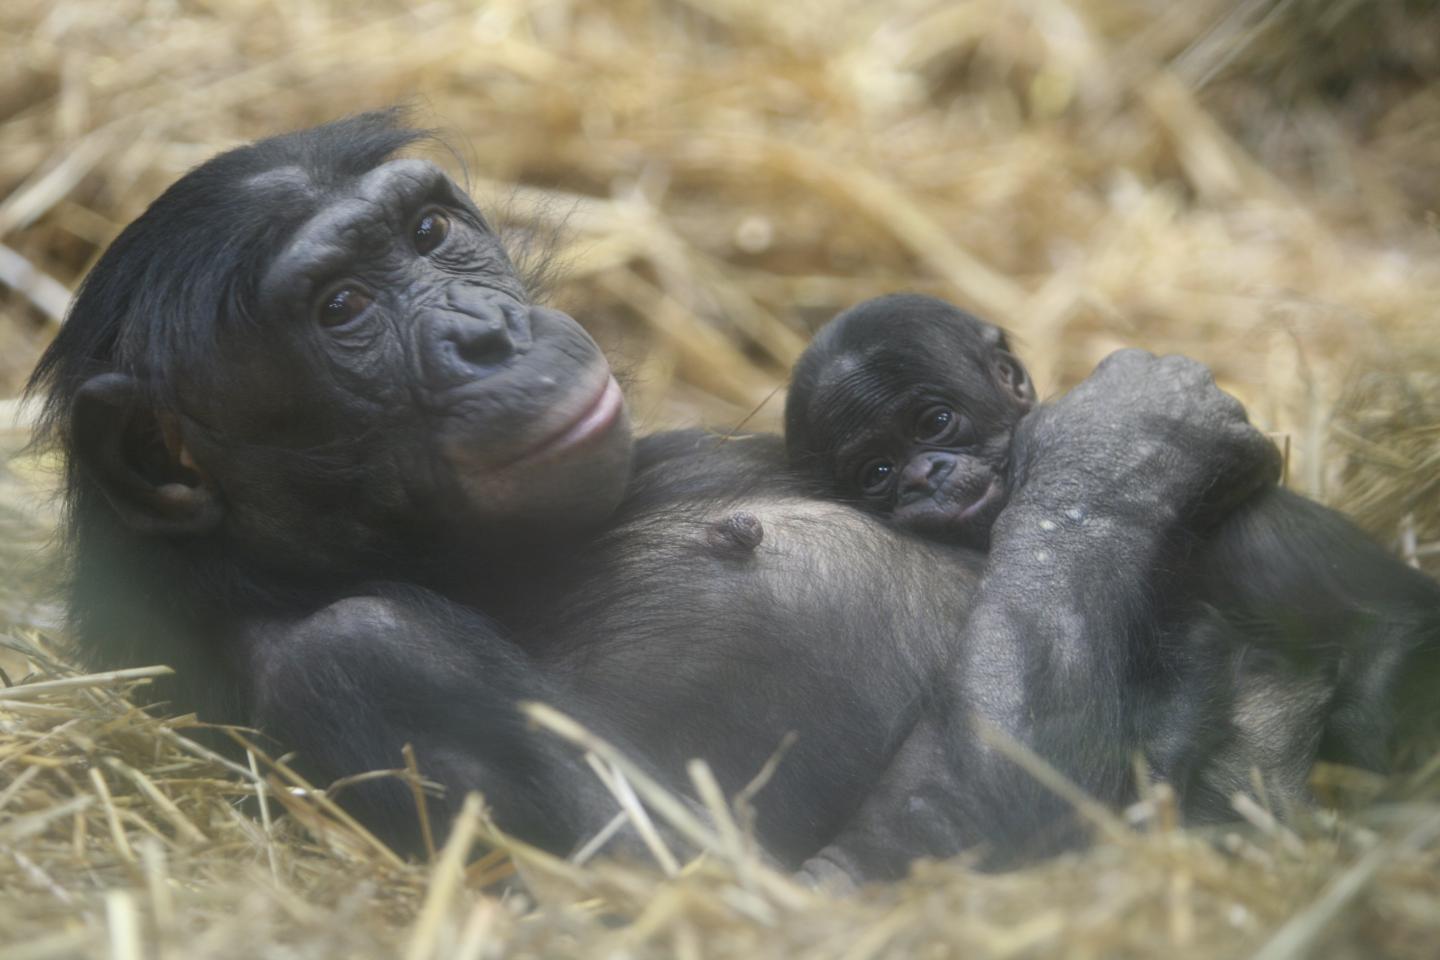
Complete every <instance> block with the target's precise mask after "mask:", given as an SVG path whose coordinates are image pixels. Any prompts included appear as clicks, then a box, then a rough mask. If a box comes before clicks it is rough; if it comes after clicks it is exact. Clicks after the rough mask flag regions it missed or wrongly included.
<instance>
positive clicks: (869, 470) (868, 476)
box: [855, 460, 895, 496]
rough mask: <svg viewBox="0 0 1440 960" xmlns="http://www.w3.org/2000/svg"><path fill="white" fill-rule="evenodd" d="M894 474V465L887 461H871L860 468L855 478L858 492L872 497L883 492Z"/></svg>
mask: <svg viewBox="0 0 1440 960" xmlns="http://www.w3.org/2000/svg"><path fill="white" fill-rule="evenodd" d="M894 473H895V465H894V464H893V463H891V462H890V461H889V460H871V461H869V462H867V463H866V464H865V465H864V466H863V467H861V468H860V471H859V473H857V474H856V475H855V477H856V480H857V481H858V482H859V484H860V490H861V491H862V492H863V493H866V494H868V495H870V496H874V495H876V494H881V493H884V492H885V488H886V487H888V486H889V485H890V477H891V476H892V475H894Z"/></svg>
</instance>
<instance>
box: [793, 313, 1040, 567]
mask: <svg viewBox="0 0 1440 960" xmlns="http://www.w3.org/2000/svg"><path fill="white" fill-rule="evenodd" d="M1034 404H1035V389H1034V387H1033V386H1032V385H1031V383H1030V377H1029V375H1027V374H1026V372H1025V368H1024V367H1023V366H1021V364H1020V361H1019V360H1017V359H1016V358H1015V355H1014V354H1012V353H1011V352H1010V346H1009V344H1008V343H1007V342H1006V339H1005V334H1004V333H1003V332H1002V331H1001V330H1000V328H999V327H995V326H992V325H990V324H988V323H985V322H984V321H982V320H979V319H977V318H975V317H973V316H971V315H970V314H968V313H966V312H965V311H963V310H960V309H957V308H956V307H953V306H951V305H950V304H948V303H946V302H945V301H943V300H936V299H935V298H934V297H924V296H918V295H914V294H892V295H890V296H885V297H877V298H876V299H874V300H867V301H865V302H864V303H862V304H860V305H859V306H856V307H852V308H851V309H849V310H847V311H845V312H844V313H842V314H840V315H839V316H838V317H836V318H835V319H834V320H832V321H830V323H829V324H828V325H826V326H825V328H824V329H822V330H821V331H820V332H819V333H818V334H816V336H815V339H814V340H813V341H812V342H811V344H810V346H809V348H808V349H807V350H806V351H805V353H804V354H803V355H802V356H801V357H800V360H799V362H798V363H796V364H795V369H794V371H793V372H792V374H791V378H790V393H789V395H788V397H787V398H786V401H785V444H786V447H787V449H788V450H789V454H790V461H791V463H792V464H794V465H795V466H796V467H798V468H800V469H801V470H803V471H805V472H807V473H809V474H811V475H812V476H815V477H817V478H818V479H820V480H821V482H822V483H823V484H824V485H825V488H826V489H827V490H829V491H831V493H832V494H833V495H834V496H836V497H838V498H840V499H843V500H847V501H854V502H856V503H858V504H859V505H861V506H864V507H866V508H867V509H870V510H872V511H874V512H875V513H878V514H881V515H884V516H888V517H891V518H893V519H894V521H895V522H896V523H897V524H899V525H901V526H903V527H905V528H907V529H910V530H914V531H916V532H918V533H920V534H922V535H924V536H926V537H931V538H934V539H937V540H946V541H949V542H955V543H964V544H967V545H970V546H976V547H982V548H983V547H986V546H988V545H989V542H990V526H991V524H993V523H994V521H995V517H996V515H997V514H999V512H1000V509H1001V508H1002V507H1003V506H1004V505H1005V500H1006V498H1007V496H1008V494H1009V490H1008V489H1007V483H1008V476H1007V467H1008V464H1009V456H1010V434H1011V431H1012V430H1013V429H1014V427H1015V424H1016V423H1017V422H1018V421H1019V420H1020V418H1021V417H1023V416H1025V414H1026V413H1027V412H1029V410H1030V408H1031V407H1032V406H1034Z"/></svg>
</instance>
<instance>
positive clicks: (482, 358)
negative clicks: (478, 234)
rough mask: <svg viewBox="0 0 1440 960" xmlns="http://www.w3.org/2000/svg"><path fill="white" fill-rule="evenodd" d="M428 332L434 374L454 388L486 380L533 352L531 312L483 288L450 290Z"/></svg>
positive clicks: (427, 319)
mask: <svg viewBox="0 0 1440 960" xmlns="http://www.w3.org/2000/svg"><path fill="white" fill-rule="evenodd" d="M425 326H426V330H425V333H426V339H427V340H428V341H429V344H428V345H429V347H430V349H429V351H428V353H429V354H430V363H431V365H432V366H433V367H434V370H433V371H432V372H434V373H436V374H438V375H439V377H440V379H442V380H443V381H447V382H450V383H462V382H466V381H470V380H474V379H476V378H477V377H484V376H488V375H489V374H491V373H494V372H495V371H496V370H498V369H499V368H501V367H503V366H504V365H505V363H506V362H507V361H509V360H510V358H511V357H513V356H515V355H516V354H519V353H524V352H525V351H526V350H527V349H529V347H530V308H529V307H528V306H526V305H525V304H522V303H517V302H516V301H514V300H511V299H510V298H508V297H499V296H497V295H496V294H495V293H494V292H493V291H490V290H485V289H483V288H481V289H477V288H474V287H459V288H454V287H452V288H451V289H450V290H449V291H447V292H446V296H445V302H444V304H443V306H440V308H439V309H437V310H435V311H434V312H433V313H432V314H431V315H430V316H429V317H427V318H426V323H425Z"/></svg>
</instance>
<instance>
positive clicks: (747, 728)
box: [522, 462, 979, 860]
mask: <svg viewBox="0 0 1440 960" xmlns="http://www.w3.org/2000/svg"><path fill="white" fill-rule="evenodd" d="M725 466H726V467H727V468H734V467H735V466H736V464H735V463H727V464H725ZM666 473H667V475H668V476H670V477H672V478H674V477H678V476H683V474H684V470H683V467H681V466H680V465H677V464H675V463H673V462H670V463H667V464H666ZM751 479H754V478H753V477H751ZM732 480H735V481H736V483H737V484H738V485H739V486H741V487H744V486H746V484H745V483H743V482H740V481H741V480H743V478H735V477H732ZM750 487H751V489H748V490H745V491H744V492H742V493H740V494H739V495H732V496H728V497H725V498H724V499H717V498H710V497H706V496H697V495H695V493H696V491H695V490H694V489H693V488H689V487H688V486H687V485H686V484H684V483H678V482H677V484H676V486H675V488H674V489H673V490H672V491H671V495H670V496H668V497H667V496H657V497H655V498H654V499H653V500H652V501H650V502H648V503H647V504H646V505H645V508H644V509H641V510H639V511H636V512H633V513H631V514H629V515H624V516H623V518H622V520H621V522H620V523H619V524H618V525H617V526H616V527H615V528H614V529H613V530H611V531H610V532H609V533H608V534H606V535H605V536H604V537H603V538H601V540H600V541H599V542H597V543H596V544H595V545H594V547H593V549H592V550H590V551H588V552H587V553H586V554H585V556H583V557H582V558H580V559H579V560H578V561H577V563H576V567H575V571H574V575H573V576H572V577H567V578H563V579H564V580H565V581H566V583H565V596H566V598H567V599H566V603H565V604H564V605H560V604H555V605H551V607H550V608H551V609H553V610H555V611H557V613H555V614H553V615H550V616H544V617H542V618H541V619H537V620H532V621H531V622H530V623H529V624H527V626H526V627H525V629H524V630H523V636H522V639H523V640H524V641H525V642H527V643H528V644H529V645H530V646H531V647H532V649H535V650H536V653H537V655H538V656H540V657H541V658H542V659H544V660H545V661H547V662H548V663H550V664H552V665H553V666H554V667H555V672H556V674H557V675H558V676H559V677H561V678H562V679H564V680H565V681H566V682H567V683H569V684H571V685H572V688H573V690H574V692H575V694H576V703H577V704H583V705H586V706H588V707H589V708H590V709H591V711H592V716H594V717H603V718H604V720H603V723H604V724H605V725H606V728H607V729H606V731H605V732H606V733H607V734H608V735H610V736H613V737H616V738H617V739H619V740H620V741H622V742H623V743H624V744H626V745H627V747H628V748H629V749H631V750H632V751H634V752H635V753H636V754H637V755H638V756H639V757H641V758H643V759H646V760H648V761H650V762H652V763H653V764H655V766H656V767H657V768H658V769H657V772H659V773H660V774H662V775H663V776H665V777H666V778H667V779H669V780H670V781H671V782H674V783H677V784H680V785H683V784H684V783H685V782H686V781H685V779H684V777H685V773H684V764H685V761H687V760H688V759H690V758H692V757H702V758H704V759H705V760H706V761H707V762H708V763H709V764H710V765H711V766H712V768H713V769H714V770H715V773H716V775H717V776H718V777H719V778H720V781H721V783H722V784H723V785H724V786H725V787H726V788H727V790H730V791H734V790H738V789H739V788H741V787H743V786H744V785H745V784H746V783H747V782H748V781H749V780H750V779H751V778H753V777H754V776H755V775H756V774H757V773H759V771H760V770H761V768H762V766H763V765H764V764H765V761H766V760H767V759H768V758H769V757H770V756H772V755H773V754H774V753H775V751H776V750H777V749H778V748H779V747H780V746H781V743H782V741H783V740H784V739H785V737H786V735H787V734H788V733H792V732H793V733H794V734H795V740H794V743H793V745H792V746H791V747H790V749H789V750H788V752H787V753H786V755H785V757H784V760H783V761H782V762H781V764H780V765H779V768H778V770H777V771H776V773H775V775H774V777H773V778H772V779H771V781H770V782H769V784H768V785H767V786H766V787H765V788H764V790H763V791H762V792H761V794H760V796H759V798H758V800H757V808H758V810H759V814H760V822H759V829H760V832H761V835H762V839H763V840H764V841H766V845H767V848H768V849H769V850H771V851H772V852H773V853H775V854H776V855H777V856H779V857H781V858H783V859H795V860H798V859H801V858H803V857H804V856H806V855H808V854H809V853H812V852H813V851H814V850H815V849H816V848H818V846H820V845H821V844H822V843H823V842H824V841H826V840H827V839H829V838H830V836H831V835H832V834H833V833H834V831H835V830H836V829H838V827H839V826H840V824H841V823H842V822H843V821H844V819H845V818H846V817H847V816H848V815H849V814H850V813H851V812H853V810H854V808H855V806H856V805H857V804H858V803H859V801H860V799H861V798H862V797H863V796H864V794H865V792H866V791H867V790H868V789H869V787H870V786H871V785H872V784H873V783H874V782H875V780H876V778H877V777H878V776H879V774H880V773H881V771H882V770H883V769H884V767H885V765H886V764H887V762H888V761H889V758H890V756H891V754H892V753H893V751H894V749H895V747H896V746H897V744H898V743H899V742H900V740H901V739H903V737H904V736H905V735H906V733H907V732H908V731H909V728H910V726H911V724H912V723H913V722H914V719H915V717H916V715H917V712H918V710H919V709H921V707H922V705H923V701H924V699H925V697H926V694H927V692H928V685H929V684H930V682H931V681H932V679H933V678H934V677H935V676H936V674H937V669H938V667H939V665H940V664H941V662H942V661H943V660H944V659H945V657H946V656H947V652H948V650H949V648H950V646H951V644H952V643H953V639H954V637H956V636H957V635H958V629H957V628H958V625H959V624H960V623H961V621H962V619H963V617H964V615H965V611H966V609H967V607H968V603H969V599H970V595H971V592H972V590H973V586H974V580H975V575H976V572H977V570H978V566H979V557H978V555H976V554H971V553H965V552H961V551H956V550H953V549H950V548H946V547H941V546H938V545H936V544H931V543H925V542H922V541H919V540H916V539H912V538H908V537H906V536H904V535H901V534H897V533H896V532H895V531H893V530H892V529H890V528H888V527H886V526H885V525H883V524H881V523H879V522H877V521H875V520H874V519H872V518H870V517H868V516H865V515H863V514H861V513H859V512H858V511H855V510H853V509H850V508H848V507H845V506H842V505H835V504H826V503H821V502H818V501H814V500H809V499H806V498H804V497H801V496H799V495H797V494H796V493H795V492H794V491H793V490H789V491H787V490H782V489H780V485H778V484H775V483H770V482H763V483H758V484H751V485H750ZM767 488H768V489H767ZM652 492H653V491H652ZM687 492H688V494H689V495H682V494H686V493H687ZM699 492H700V493H702V494H703V493H705V491H704V490H703V489H702V490H701V491H699ZM642 499H643V498H642ZM541 606H542V607H543V605H541ZM532 609H534V608H533V607H532Z"/></svg>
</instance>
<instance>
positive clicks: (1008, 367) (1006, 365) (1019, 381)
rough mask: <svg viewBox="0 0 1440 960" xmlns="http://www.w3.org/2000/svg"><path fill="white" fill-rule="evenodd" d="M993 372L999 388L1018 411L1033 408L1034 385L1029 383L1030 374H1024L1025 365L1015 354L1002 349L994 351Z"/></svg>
mask: <svg viewBox="0 0 1440 960" xmlns="http://www.w3.org/2000/svg"><path fill="white" fill-rule="evenodd" d="M994 370H995V379H996V381H997V382H999V384H1000V388H1001V389H1002V390H1004V391H1005V393H1006V394H1007V395H1008V396H1010V397H1011V399H1013V400H1014V401H1015V403H1016V404H1017V405H1018V406H1019V407H1020V409H1022V410H1029V409H1030V408H1031V407H1033V406H1035V385H1034V384H1033V383H1031V382H1030V374H1028V373H1026V372H1025V365H1024V364H1023V363H1021V362H1020V359H1019V358H1018V357H1016V356H1015V354H1013V353H1011V352H1009V351H1008V350H1003V349H1002V350H997V351H995V362H994Z"/></svg>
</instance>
